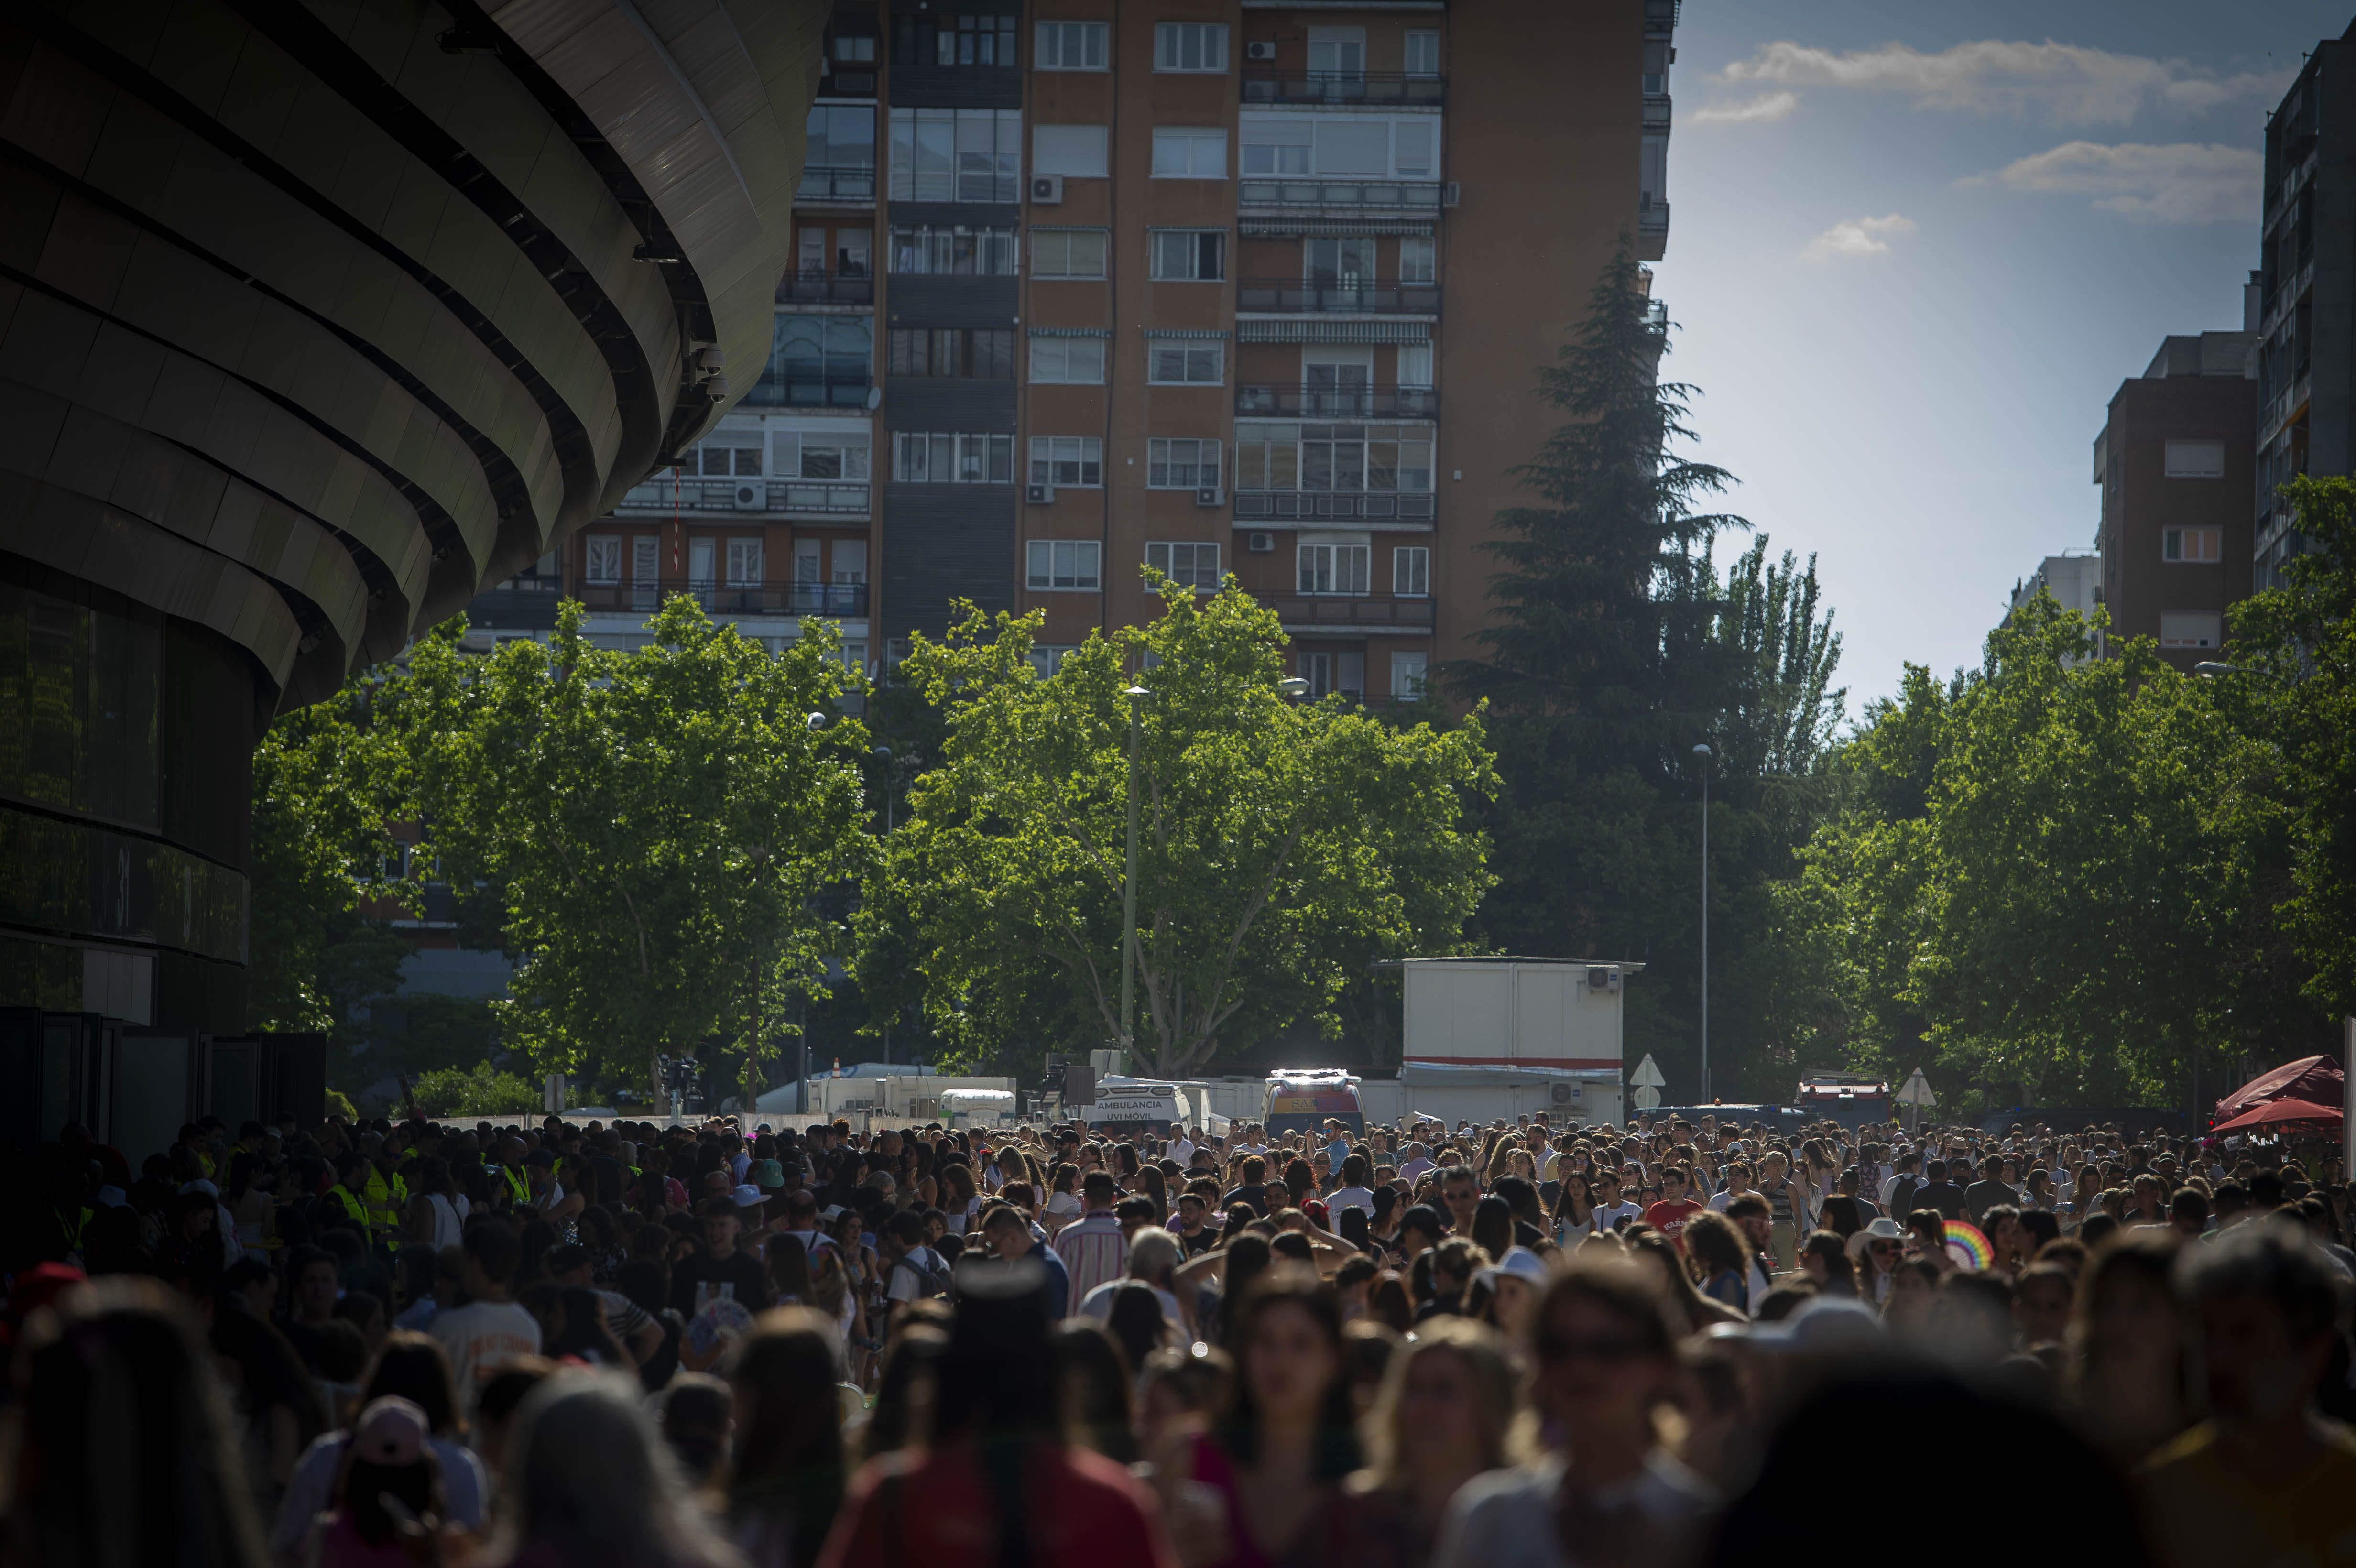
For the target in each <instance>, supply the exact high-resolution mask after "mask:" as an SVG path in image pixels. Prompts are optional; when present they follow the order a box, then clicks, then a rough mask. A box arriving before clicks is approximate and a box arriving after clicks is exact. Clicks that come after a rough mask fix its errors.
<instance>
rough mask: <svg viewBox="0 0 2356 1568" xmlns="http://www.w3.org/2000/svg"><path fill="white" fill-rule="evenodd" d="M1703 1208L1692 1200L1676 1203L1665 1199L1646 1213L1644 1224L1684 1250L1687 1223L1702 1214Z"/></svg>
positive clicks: (1687, 1199)
mask: <svg viewBox="0 0 2356 1568" xmlns="http://www.w3.org/2000/svg"><path fill="white" fill-rule="evenodd" d="M1703 1207H1704V1206H1703V1205H1702V1204H1699V1203H1697V1202H1695V1201H1694V1200H1691V1199H1690V1198H1680V1199H1678V1200H1676V1202H1674V1203H1672V1202H1670V1201H1669V1200H1667V1199H1665V1198H1664V1199H1662V1200H1660V1201H1659V1202H1658V1203H1655V1204H1654V1205H1653V1206H1652V1207H1651V1208H1649V1209H1647V1210H1645V1211H1644V1223H1646V1224H1647V1225H1650V1226H1652V1227H1653V1229H1655V1231H1658V1232H1661V1234H1663V1235H1665V1236H1666V1237H1668V1238H1669V1240H1671V1241H1673V1242H1675V1243H1676V1244H1677V1245H1678V1247H1679V1248H1681V1249H1682V1248H1683V1247H1684V1246H1685V1244H1686V1243H1685V1232H1686V1221H1687V1220H1690V1219H1692V1218H1693V1217H1694V1216H1695V1215H1697V1214H1698V1213H1700V1212H1701V1211H1702V1209H1703Z"/></svg>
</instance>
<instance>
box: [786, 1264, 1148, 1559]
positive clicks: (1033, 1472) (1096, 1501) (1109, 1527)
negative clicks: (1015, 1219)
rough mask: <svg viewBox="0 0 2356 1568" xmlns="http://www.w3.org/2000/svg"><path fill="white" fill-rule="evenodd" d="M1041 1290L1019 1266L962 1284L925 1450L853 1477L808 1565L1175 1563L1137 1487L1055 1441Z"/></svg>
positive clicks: (1029, 1268) (1125, 1475) (1033, 1275)
mask: <svg viewBox="0 0 2356 1568" xmlns="http://www.w3.org/2000/svg"><path fill="white" fill-rule="evenodd" d="M1042 1284H1043V1282H1042V1281H1041V1278H1040V1276H1039V1272H1038V1269H1037V1267H1036V1266H1035V1265H1018V1266H1017V1267H1015V1268H1012V1269H1010V1270H1006V1271H1004V1272H992V1273H987V1274H980V1275H975V1276H974V1278H973V1282H972V1284H971V1285H970V1286H969V1287H961V1288H960V1293H959V1296H958V1307H957V1313H956V1318H955V1322H954V1326H953V1327H952V1328H951V1329H950V1332H949V1341H948V1348H947V1349H946V1351H945V1352H944V1354H943V1355H942V1357H941V1360H940V1364H939V1371H938V1373H937V1378H936V1392H935V1398H934V1403H933V1412H932V1417H933V1419H932V1434H931V1438H930V1440H929V1442H928V1443H927V1444H926V1446H925V1447H924V1448H923V1449H922V1450H917V1451H904V1452H901V1453H897V1454H894V1455H891V1456H886V1457H883V1458H881V1459H878V1460H874V1461H872V1462H871V1463H869V1464H868V1465H867V1466H866V1467H864V1468H862V1470H861V1471H860V1473H859V1475H858V1477H857V1478H856V1479H855V1480H854V1481H853V1482H852V1484H851V1491H850V1494H849V1496H848V1497H846V1498H845V1499H844V1501H843V1506H842V1510H841V1514H840V1515H839V1516H838V1518H837V1519H836V1521H835V1526H834V1531H833V1533H832V1534H831V1535H830V1537H829V1538H828V1540H827V1543H826V1546H825V1549H824V1551H823V1552H821V1553H820V1554H819V1568H902V1565H903V1564H907V1563H1022V1564H1028V1565H1029V1568H1098V1565H1100V1564H1103V1563H1123V1564H1135V1565H1137V1568H1173V1563H1172V1558H1171V1555H1170V1548H1169V1546H1168V1544H1167V1538H1166V1537H1165V1536H1164V1535H1163V1533H1162V1531H1160V1530H1158V1529H1157V1528H1155V1526H1154V1523H1153V1510H1152V1503H1151V1499H1150V1498H1149V1497H1148V1496H1147V1495H1146V1494H1145V1493H1144V1491H1143V1490H1142V1488H1141V1486H1140V1484H1139V1483H1138V1481H1137V1480H1136V1479H1135V1478H1134V1477H1131V1476H1130V1474H1129V1472H1128V1471H1127V1470H1125V1469H1123V1468H1121V1467H1119V1465H1116V1464H1114V1463H1113V1462H1112V1461H1111V1460H1109V1459H1107V1458H1105V1457H1103V1456H1100V1455H1098V1454H1096V1453H1094V1452H1091V1451H1089V1450H1087V1449H1085V1448H1076V1447H1073V1446H1071V1445H1067V1444H1066V1442H1065V1441H1064V1438H1063V1435H1062V1432H1061V1414H1060V1413H1059V1412H1058V1410H1057V1409H1056V1383H1055V1360H1054V1356H1053V1354H1052V1352H1051V1350H1050V1349H1049V1339H1048V1327H1049V1319H1048V1317H1047V1301H1046V1295H1045V1292H1044V1289H1043V1288H1042Z"/></svg>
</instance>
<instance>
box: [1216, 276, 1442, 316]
mask: <svg viewBox="0 0 2356 1568" xmlns="http://www.w3.org/2000/svg"><path fill="white" fill-rule="evenodd" d="M1236 308H1237V310H1239V311H1283V312H1305V311H1333V312H1335V313H1337V314H1341V315H1438V314H1439V311H1440V285H1439V284H1438V283H1400V282H1399V281H1398V279H1396V278H1390V279H1382V278H1365V279H1355V278H1354V279H1347V280H1344V281H1341V282H1335V283H1323V282H1321V283H1301V281H1299V280H1298V279H1290V278H1244V279H1240V280H1238V281H1237V283H1236Z"/></svg>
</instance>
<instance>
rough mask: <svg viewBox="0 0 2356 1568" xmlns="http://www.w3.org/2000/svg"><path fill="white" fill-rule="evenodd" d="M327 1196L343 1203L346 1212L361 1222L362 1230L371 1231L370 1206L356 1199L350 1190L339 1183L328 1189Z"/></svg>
mask: <svg viewBox="0 0 2356 1568" xmlns="http://www.w3.org/2000/svg"><path fill="white" fill-rule="evenodd" d="M327 1196H328V1197H330V1198H332V1199H334V1200H336V1201H337V1202H338V1203H341V1204H342V1205H343V1206H344V1212H345V1213H347V1214H349V1215H350V1216H351V1217H352V1218H353V1219H355V1220H357V1221H359V1224H360V1229H361V1230H363V1231H366V1230H368V1229H369V1211H368V1205H367V1204H365V1203H363V1202H361V1201H360V1200H359V1199H358V1198H356V1197H354V1196H353V1195H352V1189H350V1188H348V1187H346V1186H345V1185H344V1184H343V1183H342V1182H340V1181H338V1182H337V1183H336V1184H335V1185H334V1186H333V1187H330V1188H328V1189H327Z"/></svg>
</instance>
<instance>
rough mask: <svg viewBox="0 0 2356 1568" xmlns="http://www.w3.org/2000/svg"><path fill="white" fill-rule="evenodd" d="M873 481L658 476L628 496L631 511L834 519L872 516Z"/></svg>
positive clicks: (624, 502) (626, 504)
mask: <svg viewBox="0 0 2356 1568" xmlns="http://www.w3.org/2000/svg"><path fill="white" fill-rule="evenodd" d="M867 506H868V499H867V482H866V481H865V480H863V479H862V480H848V481H842V482H835V481H830V480H824V479H762V478H758V477H745V478H738V479H696V478H682V479H672V478H670V477H669V475H657V476H655V477H654V478H652V479H649V480H648V481H646V482H645V483H644V484H642V485H631V486H630V488H629V490H628V492H627V493H626V494H625V495H624V496H623V497H622V510H624V511H631V512H669V511H671V510H673V509H676V510H679V511H681V512H699V513H700V512H803V513H817V514H819V516H822V517H865V516H866V515H867Z"/></svg>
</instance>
